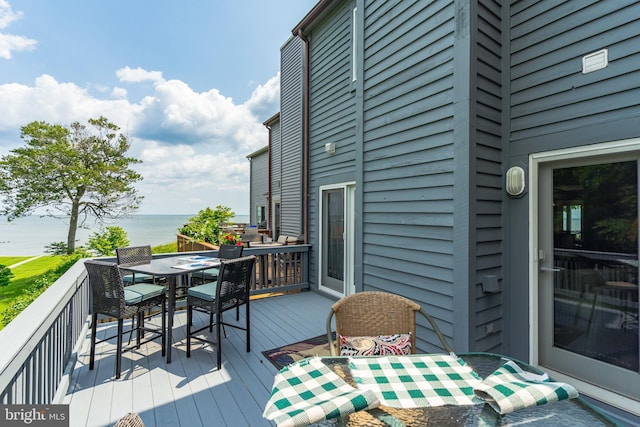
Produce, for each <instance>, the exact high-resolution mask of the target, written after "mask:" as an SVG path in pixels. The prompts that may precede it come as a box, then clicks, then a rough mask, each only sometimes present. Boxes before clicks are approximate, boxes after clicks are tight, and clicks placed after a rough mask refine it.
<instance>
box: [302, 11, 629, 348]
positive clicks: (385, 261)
mask: <svg viewBox="0 0 640 427" xmlns="http://www.w3.org/2000/svg"><path fill="white" fill-rule="evenodd" d="M320 3H321V4H323V5H325V6H326V9H325V10H323V11H322V12H321V13H320V14H318V15H316V16H315V17H314V20H313V21H312V23H311V24H309V25H308V26H306V27H305V37H306V38H307V39H308V41H309V49H310V55H311V56H310V79H311V80H310V95H309V96H310V99H309V177H310V180H309V194H310V197H309V243H311V244H312V247H313V248H314V249H312V256H311V257H310V259H311V266H310V280H311V282H312V286H316V287H317V286H318V284H317V283H314V282H316V281H317V277H318V274H317V270H318V266H317V265H316V263H317V259H318V257H317V254H315V256H314V253H313V252H314V251H316V249H315V248H317V247H318V245H319V240H320V236H319V229H318V228H319V227H318V224H319V222H320V218H319V214H320V212H319V210H320V207H319V206H318V199H319V187H321V186H323V185H328V184H336V183H341V182H355V183H356V185H355V186H356V203H355V219H356V224H355V229H356V232H355V282H356V289H357V290H358V291H362V290H384V291H389V292H394V293H398V294H401V295H404V296H407V297H409V298H411V299H413V300H415V301H417V302H419V303H420V304H421V305H422V306H423V307H424V308H425V309H426V310H427V311H428V312H430V313H431V314H432V315H433V316H434V317H435V318H436V321H437V322H438V324H439V325H440V327H441V329H442V330H443V332H444V334H445V335H446V336H447V338H448V339H449V341H451V342H453V346H454V348H456V350H457V351H493V352H498V353H504V354H508V355H511V356H513V357H516V358H520V359H523V360H529V359H530V356H531V344H530V340H531V336H530V331H531V328H532V325H531V316H530V314H531V309H532V304H533V302H532V300H531V293H532V289H534V287H535V286H536V284H532V283H529V280H528V278H529V269H530V265H531V264H532V261H531V257H532V255H531V253H530V252H531V248H530V241H529V237H530V236H529V232H530V224H529V221H530V211H531V206H530V200H529V194H528V193H526V192H525V194H524V196H522V197H520V198H509V197H508V196H507V195H506V193H505V190H504V175H505V173H506V171H507V170H508V169H509V167H511V166H513V165H518V166H524V167H525V169H526V168H527V166H528V162H529V156H530V155H531V154H534V153H540V152H544V151H548V150H556V149H560V148H571V147H582V146H587V145H589V144H596V143H603V142H609V141H618V140H623V139H629V138H638V137H640V127H638V125H637V123H638V119H639V118H640V83H639V82H640V71H639V67H638V59H639V58H640V33H639V32H638V31H637V27H638V22H640V2H638V1H631V0H621V1H616V2H613V1H611V2H605V1H561V0H544V1H521V0H518V1H516V0H514V1H510V2H504V1H499V0H475V1H471V2H470V1H467V0H435V1H430V2H422V1H399V0H396V1H392V0H388V1H372V0H343V1H333V2H330V1H326V2H320ZM354 8H355V9H356V10H357V12H356V14H355V27H354V21H353V19H354V18H353V17H354V13H353V11H354ZM304 25H307V24H306V23H305V24H304ZM354 30H355V31H354ZM354 34H355V41H356V43H355V44H356V48H355V56H354V50H353V41H354V39H353V37H354ZM602 48H608V50H609V61H610V63H609V66H608V67H607V68H606V69H604V70H601V71H598V72H595V73H589V74H583V73H582V72H581V65H582V64H581V59H582V57H583V56H584V55H586V54H589V53H592V52H595V51H597V50H599V49H602ZM354 64H355V67H356V72H355V75H356V79H355V81H352V73H353V66H354ZM329 142H331V143H335V144H336V152H335V154H333V155H328V154H327V153H325V151H324V146H325V144H326V143H329ZM634 159H635V158H634ZM535 184H536V183H529V182H528V183H527V185H528V186H531V185H535ZM454 319H455V321H454ZM418 337H419V340H418V343H417V345H418V348H419V349H420V350H422V351H434V350H437V347H436V346H437V339H436V338H435V337H433V336H430V335H429V332H428V330H426V329H424V330H420V331H419V333H418Z"/></svg>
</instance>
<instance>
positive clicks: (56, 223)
mask: <svg viewBox="0 0 640 427" xmlns="http://www.w3.org/2000/svg"><path fill="white" fill-rule="evenodd" d="M193 216H195V214H194V215H132V216H130V217H128V218H122V219H118V220H110V221H109V222H108V224H105V226H107V225H115V226H118V227H122V229H123V230H124V231H126V232H127V237H128V238H129V243H130V244H131V246H137V245H151V246H156V245H163V244H166V243H173V242H175V241H176V233H177V232H178V229H179V228H180V227H182V225H183V224H184V223H185V222H187V220H188V219H189V218H192V217H193ZM233 222H236V223H245V224H246V223H248V222H249V215H236V217H235V218H234V219H233ZM85 225H86V226H87V227H88V228H78V232H77V234H76V239H77V242H76V246H81V245H86V244H87V240H88V239H89V236H90V235H92V234H93V233H95V232H99V231H101V229H102V228H101V226H99V225H98V224H95V223H93V222H91V223H87V224H85ZM68 230H69V221H68V220H66V219H56V218H40V217H39V216H36V215H32V216H28V217H25V218H19V219H16V220H13V221H11V222H8V221H7V218H6V217H2V216H0V255H2V256H13V255H15V256H24V255H41V254H44V253H46V252H45V246H47V245H50V244H51V243H53V242H65V243H66V241H67V232H68Z"/></svg>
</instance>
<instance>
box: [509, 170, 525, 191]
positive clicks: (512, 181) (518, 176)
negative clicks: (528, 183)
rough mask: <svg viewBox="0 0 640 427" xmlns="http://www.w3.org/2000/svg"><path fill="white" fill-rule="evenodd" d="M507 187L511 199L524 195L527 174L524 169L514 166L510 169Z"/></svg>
mask: <svg viewBox="0 0 640 427" xmlns="http://www.w3.org/2000/svg"><path fill="white" fill-rule="evenodd" d="M505 187H506V190H507V194H508V195H510V196H511V197H518V196H521V195H522V194H523V193H524V189H525V172H524V169H523V168H522V167H520V166H512V167H510V168H509V170H508V171H507V176H506V179H505Z"/></svg>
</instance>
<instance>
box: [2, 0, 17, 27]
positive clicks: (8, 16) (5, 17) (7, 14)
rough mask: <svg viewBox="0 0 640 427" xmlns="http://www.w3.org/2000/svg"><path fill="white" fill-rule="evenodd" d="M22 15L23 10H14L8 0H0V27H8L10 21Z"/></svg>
mask: <svg viewBox="0 0 640 427" xmlns="http://www.w3.org/2000/svg"><path fill="white" fill-rule="evenodd" d="M21 17H22V12H14V11H13V9H11V5H10V4H9V2H7V1H6V0H0V29H2V28H7V26H9V24H10V23H12V22H13V21H16V20H18V19H20V18H21Z"/></svg>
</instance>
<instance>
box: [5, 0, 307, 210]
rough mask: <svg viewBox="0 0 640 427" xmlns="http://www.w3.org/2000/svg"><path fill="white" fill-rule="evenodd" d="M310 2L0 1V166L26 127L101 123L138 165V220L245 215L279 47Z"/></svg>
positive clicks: (275, 95) (275, 89)
mask: <svg viewBox="0 0 640 427" xmlns="http://www.w3.org/2000/svg"><path fill="white" fill-rule="evenodd" d="M316 2H317V0H275V1H265V0H244V1H229V0H189V1H185V2H178V1H175V0H174V1H168V0H134V1H131V0H108V1H87V0H60V1H51V0H0V155H4V154H7V153H8V151H9V150H10V149H12V148H16V147H18V146H20V145H21V144H22V142H21V140H20V138H19V134H20V127H21V126H23V125H25V124H27V123H30V122H32V121H34V120H44V121H46V122H49V123H59V124H64V125H68V124H70V123H72V122H74V121H79V122H82V123H86V121H87V119H89V118H91V117H98V116H100V115H104V116H106V117H107V118H109V119H110V120H111V121H112V122H114V123H116V124H117V125H118V126H120V127H121V128H122V130H123V131H125V132H126V133H127V134H128V135H129V136H130V138H131V141H132V147H131V151H130V154H131V155H133V156H135V157H137V158H139V159H141V160H142V161H143V163H142V164H141V165H139V166H137V167H136V169H137V170H138V171H139V172H140V173H141V174H142V175H143V176H144V180H143V181H142V182H141V183H139V184H138V186H137V187H138V189H139V191H140V194H141V195H144V196H145V200H144V202H143V204H142V206H141V209H140V210H139V213H143V214H150V213H167V214H170V213H176V214H191V213H196V212H197V211H199V210H200V209H203V208H205V207H207V206H211V207H214V206H216V205H219V204H222V205H226V206H230V207H231V208H232V209H233V210H234V211H235V212H236V213H237V214H248V213H249V212H248V211H249V162H248V160H247V159H246V156H247V155H248V154H250V153H252V152H253V151H256V150H258V149H259V148H261V147H263V146H265V145H266V144H267V130H266V128H265V127H264V126H263V125H262V123H263V122H264V121H265V120H266V119H267V118H269V117H270V116H271V115H273V114H275V113H276V112H278V109H279V92H280V87H279V85H280V82H279V69H280V47H281V46H282V44H283V43H285V42H286V41H287V39H288V38H289V37H290V36H291V30H292V28H293V27H294V26H295V25H296V24H297V23H298V22H300V20H301V19H302V18H303V17H304V16H305V15H306V14H307V12H309V11H310V10H311V8H312V7H313V6H314V5H315V3H316Z"/></svg>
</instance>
